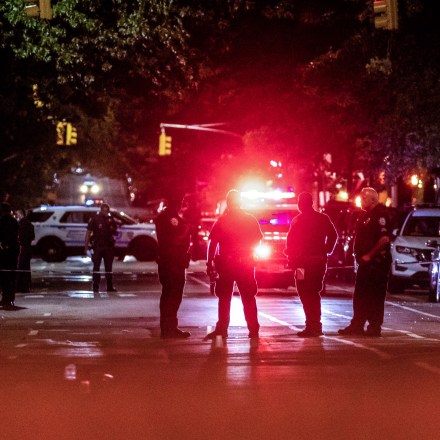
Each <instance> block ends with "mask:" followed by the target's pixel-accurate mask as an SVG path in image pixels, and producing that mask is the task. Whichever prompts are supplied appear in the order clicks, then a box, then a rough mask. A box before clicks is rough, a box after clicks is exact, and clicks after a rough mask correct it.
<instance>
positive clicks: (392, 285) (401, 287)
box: [387, 275, 405, 293]
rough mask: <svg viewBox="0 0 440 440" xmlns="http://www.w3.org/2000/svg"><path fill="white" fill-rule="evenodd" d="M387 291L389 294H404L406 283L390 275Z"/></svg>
mask: <svg viewBox="0 0 440 440" xmlns="http://www.w3.org/2000/svg"><path fill="white" fill-rule="evenodd" d="M387 290H388V292H389V293H403V292H404V291H405V283H404V282H403V281H402V280H399V279H398V278H395V277H393V276H391V275H390V278H389V279H388V289H387Z"/></svg>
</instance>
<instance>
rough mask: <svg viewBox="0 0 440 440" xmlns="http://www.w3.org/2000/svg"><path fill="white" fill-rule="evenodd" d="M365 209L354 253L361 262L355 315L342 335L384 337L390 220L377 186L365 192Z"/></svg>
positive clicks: (389, 260)
mask: <svg viewBox="0 0 440 440" xmlns="http://www.w3.org/2000/svg"><path fill="white" fill-rule="evenodd" d="M361 201H362V208H363V209H364V210H365V211H366V212H365V214H364V216H363V217H361V218H360V220H359V222H358V224H357V226H356V233H355V242H354V253H355V258H356V262H357V263H358V264H359V267H358V271H357V273H356V282H355V287H354V295H353V318H352V320H351V323H350V325H349V326H348V327H345V328H342V329H340V330H339V331H338V333H339V334H341V335H363V334H365V331H364V326H365V323H366V322H367V321H368V327H367V331H366V335H367V336H380V335H381V326H382V323H383V315H384V308H385V295H386V290H387V281H388V272H389V270H390V265H391V254H390V236H391V225H390V219H389V217H388V215H387V213H386V210H385V206H383V205H381V204H379V196H378V194H377V192H376V191H375V190H374V189H373V188H364V189H362V191H361Z"/></svg>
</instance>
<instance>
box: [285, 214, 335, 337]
mask: <svg viewBox="0 0 440 440" xmlns="http://www.w3.org/2000/svg"><path fill="white" fill-rule="evenodd" d="M337 239H338V234H337V232H336V229H335V227H334V225H333V223H332V221H331V220H330V218H329V217H328V216H327V215H326V214H322V213H320V212H317V211H315V210H314V209H313V208H312V207H311V206H310V208H309V209H307V210H304V211H303V212H302V213H301V214H299V215H297V216H296V217H295V218H294V219H293V220H292V222H291V224H290V229H289V233H288V234H287V242H286V249H285V254H286V255H287V257H288V259H289V265H290V267H291V268H292V269H294V273H295V281H296V287H297V290H298V295H299V297H300V299H301V303H302V305H303V308H304V314H305V316H306V329H305V330H304V331H303V332H300V333H299V334H298V335H299V336H319V335H321V334H322V324H321V291H322V289H323V281H324V276H325V273H326V271H327V255H328V254H331V253H332V252H333V249H334V247H335V244H336V241H337Z"/></svg>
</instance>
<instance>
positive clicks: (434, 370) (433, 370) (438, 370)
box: [414, 362, 440, 374]
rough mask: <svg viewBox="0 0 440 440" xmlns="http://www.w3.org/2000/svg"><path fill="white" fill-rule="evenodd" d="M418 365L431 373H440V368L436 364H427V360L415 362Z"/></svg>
mask: <svg viewBox="0 0 440 440" xmlns="http://www.w3.org/2000/svg"><path fill="white" fill-rule="evenodd" d="M414 363H415V364H416V365H417V366H418V367H420V368H423V369H424V370H427V371H430V372H431V373H435V374H440V368H439V367H435V366H434V365H430V364H427V363H426V362H414Z"/></svg>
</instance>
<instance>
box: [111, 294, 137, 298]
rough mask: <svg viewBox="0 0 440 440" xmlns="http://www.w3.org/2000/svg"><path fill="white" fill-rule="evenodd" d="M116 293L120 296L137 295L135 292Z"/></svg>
mask: <svg viewBox="0 0 440 440" xmlns="http://www.w3.org/2000/svg"><path fill="white" fill-rule="evenodd" d="M116 295H117V296H120V297H121V298H126V297H127V298H128V297H133V296H137V295H136V294H135V293H117V294H116Z"/></svg>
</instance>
